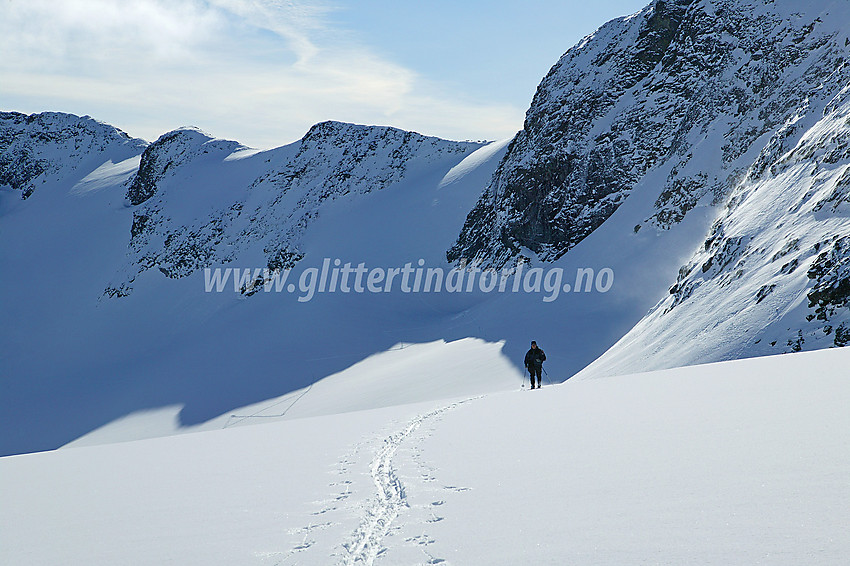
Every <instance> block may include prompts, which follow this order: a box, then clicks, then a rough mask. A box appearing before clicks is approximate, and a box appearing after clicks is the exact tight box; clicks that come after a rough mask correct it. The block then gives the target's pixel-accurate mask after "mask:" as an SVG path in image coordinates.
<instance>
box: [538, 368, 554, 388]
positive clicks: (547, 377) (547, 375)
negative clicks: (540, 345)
mask: <svg viewBox="0 0 850 566" xmlns="http://www.w3.org/2000/svg"><path fill="white" fill-rule="evenodd" d="M541 367H542V366H541ZM543 373H545V374H546V381H548V382H549V385H552V379H551V378H550V377H549V372H548V371H546V368H543Z"/></svg>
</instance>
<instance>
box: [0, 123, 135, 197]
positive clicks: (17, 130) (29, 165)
mask: <svg viewBox="0 0 850 566" xmlns="http://www.w3.org/2000/svg"><path fill="white" fill-rule="evenodd" d="M145 145H146V142H145V141H143V140H140V139H133V138H131V137H129V136H128V135H127V134H125V133H124V132H122V131H121V130H119V129H117V128H115V127H113V126H109V125H107V124H104V123H102V122H98V121H96V120H93V119H92V118H89V117H88V116H83V117H79V116H72V115H70V114H63V113H59V112H43V113H41V114H31V115H26V114H20V113H18V112H0V185H7V186H9V187H11V188H12V189H13V190H15V191H19V192H20V194H21V198H24V199H26V198H28V197H29V196H30V195H32V193H33V191H35V190H36V188H37V187H38V186H40V185H43V184H45V183H49V182H57V181H60V180H61V179H62V178H63V177H65V176H67V175H70V174H72V173H73V172H74V171H76V170H78V169H79V168H80V166H81V165H82V164H84V163H87V162H90V163H94V162H96V161H97V159H98V156H100V155H103V154H105V153H106V152H107V151H108V150H110V149H112V150H116V149H117V150H119V153H124V154H126V157H130V156H131V155H137V154H138V153H141V152H142V150H143V149H144V148H145ZM97 165H100V163H97ZM85 172H86V173H87V172H88V171H85Z"/></svg>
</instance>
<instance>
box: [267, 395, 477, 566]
mask: <svg viewBox="0 0 850 566" xmlns="http://www.w3.org/2000/svg"><path fill="white" fill-rule="evenodd" d="M480 398H481V396H478V397H472V398H470V399H465V400H462V401H457V402H455V403H451V404H449V405H447V406H444V407H441V408H439V409H435V410H433V411H430V412H428V413H424V414H421V415H418V416H417V417H415V418H414V419H413V420H411V421H409V422H408V423H407V424H406V425H405V426H404V428H403V429H401V430H399V431H397V432H395V433H393V434H391V435H389V436H388V437H385V438H383V440H382V441H381V440H370V441H367V442H366V443H365V444H366V445H368V446H371V445H375V444H377V445H378V446H379V448H378V449H377V451H376V452H375V456H374V457H373V459H372V461H371V462H370V464H369V475H370V477H371V479H372V483H373V484H374V486H375V488H376V491H377V493H376V495H375V496H374V497H373V498H372V499H370V500H367V501H364V503H363V504H358V503H356V502H353V501H352V500H351V499H349V498H350V497H351V496H352V495H354V491H353V489H352V488H353V482H352V479H351V478H350V477H349V475H350V473H351V471H352V468H354V467H356V466H357V465H358V460H359V456H360V453H361V451H363V450H364V444H358V445H357V446H355V447H354V448H353V449H352V450H351V451H350V452H348V453H346V454H344V455H343V456H342V457H341V458H340V460H339V461H338V462H337V467H336V469H335V470H334V474H335V475H337V476H339V478H340V479H338V480H335V481H333V482H331V484H330V487H332V488H335V490H336V493H335V494H332V495H331V496H330V497H329V498H328V499H325V500H321V501H316V502H315V503H316V504H318V505H320V508H319V509H318V510H316V511H313V512H312V516H313V519H312V520H311V521H310V522H309V524H307V525H304V526H303V527H300V528H295V529H289V530H288V531H287V534H288V535H289V536H293V537H297V540H298V542H296V543H295V544H294V546H292V547H290V549H289V551H288V552H272V553H264V554H263V555H262V556H260V555H258V556H259V557H260V558H263V559H265V560H275V562H274V564H275V565H276V566H283V564H290V563H293V564H297V563H299V561H303V556H304V555H303V554H302V553H304V552H305V551H308V552H314V551H316V550H318V547H323V546H324V545H322V544H317V543H320V542H322V541H320V540H318V539H317V537H316V535H317V534H319V532H321V531H328V530H329V529H330V530H336V529H338V528H339V527H341V526H342V525H343V524H344V523H346V522H348V521H347V520H346V519H344V518H342V517H341V516H340V513H345V509H346V507H347V508H348V509H352V508H360V509H365V511H363V516H362V518H361V519H360V521H359V526H358V527H357V528H356V529H355V530H354V531H353V533H352V534H351V535H350V536H349V537H347V540H346V541H345V542H343V543H341V544H338V545H337V546H336V550H334V551H331V554H330V556H329V557H328V563H330V562H336V563H337V564H340V565H344V566H362V565H366V566H371V565H373V564H374V563H375V560H376V559H377V558H378V557H381V556H384V555H386V553H387V551H388V550H389V549H388V548H387V547H386V546H385V545H384V544H383V539H384V537H385V536H387V535H388V534H389V533H390V531H391V530H392V531H401V530H403V528H404V527H405V526H408V527H411V528H414V529H415V528H416V527H415V525H416V524H418V523H420V522H421V523H422V525H425V526H427V525H429V524H434V523H438V522H440V521H443V519H444V517H442V516H440V515H438V514H437V512H438V511H440V509H441V507H442V506H443V505H444V504H445V503H446V502H445V500H443V499H439V498H438V499H435V500H432V501H430V502H429V503H427V504H424V505H418V506H415V507H416V508H417V509H418V511H419V512H418V513H416V514H415V516H412V517H411V521H412V524H411V525H395V526H394V525H393V523H394V521H395V520H396V519H397V518H398V516H399V514H400V512H401V511H402V510H404V509H406V508H410V507H411V505H410V504H409V502H408V497H407V492H406V489H405V486H404V484H403V482H402V481H401V479H400V477H399V474H398V472H397V471H396V467H395V466H394V465H393V458H394V457H395V455H396V453H397V452H398V451H399V449H400V448H402V447H403V445H407V444H412V446H409V447H408V448H409V451H410V460H411V463H412V464H413V465H415V466H416V467H417V468H418V469H419V474H418V477H417V479H418V480H419V481H420V482H421V483H422V485H423V486H425V485H427V484H429V483H434V482H437V478H436V476H435V471H436V470H435V469H434V468H433V467H432V466H429V465H428V464H426V463H425V462H424V461H423V460H422V453H421V450H420V449H419V444H420V443H421V442H423V441H424V440H426V439H427V438H428V437H429V436H430V435H431V433H433V431H434V430H435V428H436V422H435V421H436V420H437V419H438V418H439V417H440V416H441V415H443V414H444V413H446V412H447V411H451V410H453V409H456V408H457V407H459V406H460V405H462V404H464V403H467V402H469V401H472V400H475V399H480ZM425 423H430V426H427V427H426V429H427V430H426V432H425V433H424V434H419V435H416V434H415V433H416V432H417V431H419V430H420V429H421V428H422V425H423V424H425ZM378 438H380V437H378ZM436 489H437V491H446V492H463V491H468V489H469V488H466V487H458V486H454V485H444V486H442V488H441V489H440V488H436ZM433 490H434V488H433V487H432V488H425V491H433ZM326 536H331V537H332V536H334V535H332V534H331V532H330V531H328V533H327V534H326ZM403 542H404V545H403V546H405V547H407V548H408V549H409V548H410V547H413V548H417V549H419V550H420V551H421V552H422V553H423V554H424V555H425V564H443V565H445V564H446V561H445V560H444V559H442V558H439V557H436V556H434V555H433V554H431V552H429V548H428V547H429V546H431V545H432V544H434V543H435V542H436V541H435V540H434V538H433V537H431V536H430V535H429V534H428V533H426V532H421V533H420V534H416V535H411V536H405V537H404V538H403ZM328 550H330V549H328ZM320 552H321V551H320ZM292 561H294V562H292ZM311 563H312V562H311Z"/></svg>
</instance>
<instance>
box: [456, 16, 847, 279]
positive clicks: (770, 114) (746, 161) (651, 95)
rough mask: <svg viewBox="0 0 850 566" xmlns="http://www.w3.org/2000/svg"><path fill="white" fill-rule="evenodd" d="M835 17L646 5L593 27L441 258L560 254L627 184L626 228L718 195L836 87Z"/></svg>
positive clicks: (560, 67)
mask: <svg viewBox="0 0 850 566" xmlns="http://www.w3.org/2000/svg"><path fill="white" fill-rule="evenodd" d="M846 16H847V8H846V6H845V5H844V4H843V3H833V2H828V1H824V0H818V1H815V2H806V3H805V4H804V5H803V4H800V3H796V2H774V1H773V0H656V1H654V2H652V4H650V5H649V6H648V7H647V8H645V9H644V10H642V11H641V12H639V13H637V14H635V15H633V16H630V17H626V18H621V19H618V20H614V21H612V22H609V23H608V24H606V25H604V26H603V27H602V28H600V29H599V30H598V31H597V32H596V33H594V34H592V35H591V36H588V37H587V38H585V39H584V40H583V41H582V42H580V43H579V44H578V45H576V46H575V47H573V48H572V49H570V50H569V51H567V53H566V54H565V55H564V56H563V57H562V58H561V60H560V61H559V62H558V63H557V64H556V65H555V66H554V67H553V68H552V70H551V71H550V72H549V74H548V75H547V76H546V77H545V79H544V80H543V82H542V83H541V84H540V86H539V87H538V89H537V93H536V94H535V96H534V99H533V101H532V104H531V107H530V108H529V110H528V112H527V115H526V120H525V125H524V128H523V130H522V131H521V132H520V133H519V134H518V135H517V136H516V138H515V139H514V140H513V142H512V144H511V146H510V149H509V151H508V153H507V155H506V157H505V159H504V161H503V162H502V163H501V165H500V167H499V169H498V171H497V172H496V174H495V175H494V177H493V180H492V182H491V183H490V185H489V186H488V187H487V189H486V190H485V192H484V194H483V195H482V197H481V199H480V200H479V202H478V203H477V205H476V206H475V208H474V210H472V211H471V212H470V214H469V216H468V218H467V221H466V224H465V226H464V228H463V230H462V232H461V233H460V235H459V237H458V240H457V242H456V244H455V245H454V246H453V247H452V248H451V249H450V250H449V252H448V258H449V260H450V261H457V260H459V259H461V258H470V259H471V258H475V259H477V260H479V261H481V262H483V263H485V264H494V265H497V266H498V265H504V264H505V263H507V262H509V261H511V260H513V259H515V258H516V257H518V256H520V255H524V256H527V257H533V258H536V259H538V260H540V261H551V260H554V259H557V258H559V257H561V256H562V255H563V254H564V253H566V252H567V251H568V250H569V249H571V248H572V247H573V246H575V245H576V244H577V243H578V242H580V241H581V240H582V239H583V238H585V237H586V236H587V235H588V234H589V233H591V232H592V231H593V230H595V229H596V228H597V227H598V226H599V225H601V223H602V222H604V221H605V220H606V219H607V218H609V217H610V216H611V215H612V214H613V213H614V212H615V211H616V210H617V208H618V207H619V206H620V205H621V204H622V203H623V202H624V200H625V199H626V198H627V197H628V196H629V195H630V194H631V193H632V192H633V191H635V190H640V191H642V192H652V193H653V197H652V198H654V199H655V207H654V208H655V210H654V213H653V214H651V215H650V216H648V217H647V218H645V219H643V221H641V222H639V223H637V224H636V226H635V230H636V231H637V230H640V229H641V228H642V227H644V226H649V227H651V228H655V229H665V228H667V227H669V226H670V225H671V224H673V223H676V222H679V221H681V220H682V219H683V217H684V216H685V215H686V214H687V213H688V211H690V210H691V209H693V207H695V206H696V205H697V203H700V202H705V203H715V204H719V203H722V202H723V201H724V200H725V198H726V195H727V194H728V193H729V192H730V191H731V190H732V189H733V188H734V187H735V186H736V184H737V183H738V182H739V181H740V180H741V176H742V174H743V173H744V172H745V171H746V170H747V169H748V168H750V166H751V165H753V160H754V158H755V157H756V156H757V155H758V154H759V151H760V150H761V149H762V147H763V146H764V143H765V142H766V141H767V140H772V143H773V147H772V149H771V150H770V151H772V152H773V153H776V152H782V151H784V150H787V149H788V147H789V144H791V146H793V144H794V143H795V140H796V139H797V138H798V137H799V134H800V132H799V130H798V129H797V128H795V126H794V124H795V123H796V121H799V116H800V115H805V114H806V113H807V112H809V111H815V112H817V111H818V109H819V108H822V107H823V106H822V105H823V104H825V103H826V101H828V100H830V99H831V98H832V97H833V96H834V95H835V94H836V93H837V92H838V91H839V90H840V89H841V88H842V87H843V86H844V85H846V84H847V82H848V80H849V79H850V67H848V65H847V60H848V51H847V44H848V37H850V29H847V26H846V24H845V22H846V21H847V18H846ZM775 134H778V135H775ZM761 159H762V161H761V162H759V163H762V162H763V161H764V160H765V159H767V160H768V161H769V157H765V156H762V158H761ZM756 165H757V167H761V166H762V165H759V164H758V163H757V164H756ZM650 173H652V174H653V175H652V176H651V178H652V181H651V182H649V181H647V179H649V178H650V175H649V174H650ZM658 179H661V181H660V182H659V181H658Z"/></svg>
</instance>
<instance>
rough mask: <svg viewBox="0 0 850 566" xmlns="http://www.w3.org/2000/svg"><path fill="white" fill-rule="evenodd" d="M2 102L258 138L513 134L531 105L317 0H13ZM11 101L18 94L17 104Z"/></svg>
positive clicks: (4, 36)
mask: <svg viewBox="0 0 850 566" xmlns="http://www.w3.org/2000/svg"><path fill="white" fill-rule="evenodd" d="M0 6H2V8H0V12H2V13H0V97H2V98H0V100H2V101H3V102H2V103H1V104H0V105H2V106H3V107H4V109H20V110H22V111H27V112H33V111H39V110H65V111H71V112H77V113H86V114H91V115H93V116H95V117H97V118H99V119H102V120H104V121H107V122H110V123H114V124H116V125H118V126H119V127H122V128H123V129H125V130H127V131H128V132H129V133H131V134H133V135H139V136H142V137H145V138H147V139H153V138H155V137H157V136H158V135H159V134H161V133H164V132H165V131H167V130H169V129H172V128H174V127H177V126H180V125H186V124H193V125H197V126H199V127H201V128H203V129H205V130H207V131H210V132H211V133H213V134H215V135H219V136H222V137H230V138H234V139H238V140H239V141H242V142H243V143H247V144H249V145H255V146H259V147H271V146H274V145H281V144H283V143H286V142H289V141H292V140H294V139H297V138H298V137H300V136H301V135H302V134H303V133H304V132H305V131H306V130H307V128H308V127H309V126H310V125H312V124H313V123H315V122H318V121H321V120H326V119H336V120H344V121H352V122H359V123H374V124H390V125H395V126H398V127H402V128H407V129H415V130H418V131H421V132H423V133H426V134H433V135H441V136H444V137H451V138H467V137H487V138H494V137H504V136H507V135H510V134H511V133H513V131H514V130H515V129H517V128H519V127H520V125H521V120H522V110H521V109H518V108H512V107H509V106H505V105H492V104H490V105H488V104H486V103H478V102H477V101H460V100H458V99H457V98H455V97H453V96H450V95H445V94H441V93H440V89H439V87H438V85H429V84H426V83H425V82H424V81H422V80H421V78H420V77H418V76H417V74H416V73H415V72H414V71H412V70H410V69H407V68H404V67H402V66H400V65H398V64H395V63H393V62H390V61H387V60H385V59H383V58H381V57H380V56H379V55H378V54H376V53H374V52H373V51H372V50H370V49H369V48H367V47H365V46H364V45H363V44H362V43H361V42H358V41H357V39H356V37H355V36H354V34H353V33H351V32H345V31H344V30H335V29H332V28H331V27H330V26H329V24H328V23H327V22H328V17H327V16H328V13H329V11H330V10H331V8H329V7H328V6H326V5H322V4H317V3H315V2H314V3H309V4H308V3H295V2H275V1H261V0H210V1H209V2H200V1H193V0H173V1H161V0H131V1H121V0H116V1H109V0H64V1H62V2H53V1H47V0H11V1H10V2H6V3H3V4H0ZM9 101H12V102H13V103H14V105H15V106H16V108H8V107H7V106H6V105H7V104H8V103H9Z"/></svg>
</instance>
